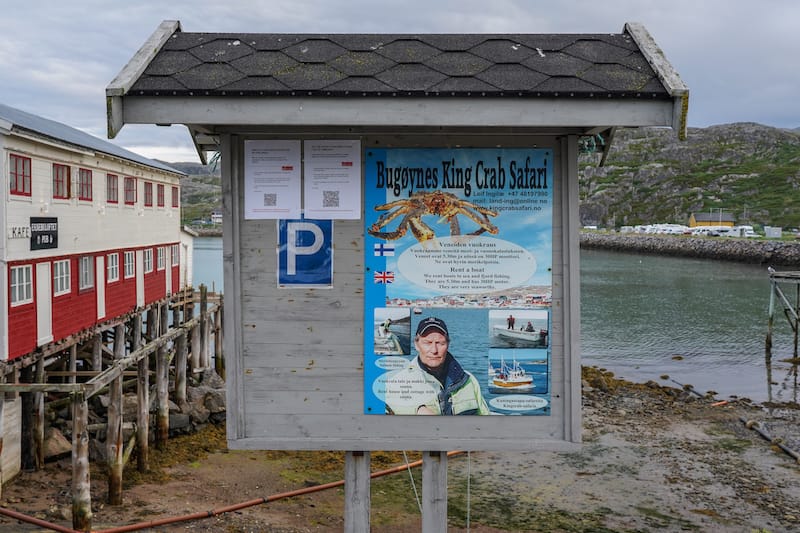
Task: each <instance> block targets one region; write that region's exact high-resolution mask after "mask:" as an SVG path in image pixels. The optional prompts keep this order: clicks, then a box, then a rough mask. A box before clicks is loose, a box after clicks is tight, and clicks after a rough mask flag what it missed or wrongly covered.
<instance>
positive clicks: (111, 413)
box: [106, 324, 125, 505]
mask: <svg viewBox="0 0 800 533" xmlns="http://www.w3.org/2000/svg"><path fill="white" fill-rule="evenodd" d="M123 357H125V324H118V325H117V326H116V327H115V328H114V359H115V360H119V359H122V358H123ZM107 418H108V427H107V429H106V457H107V462H108V503H109V505H122V470H123V466H124V464H123V462H122V452H123V450H124V445H123V443H122V375H120V376H119V377H117V378H116V379H114V381H112V382H111V384H110V392H109V402H108V414H107Z"/></svg>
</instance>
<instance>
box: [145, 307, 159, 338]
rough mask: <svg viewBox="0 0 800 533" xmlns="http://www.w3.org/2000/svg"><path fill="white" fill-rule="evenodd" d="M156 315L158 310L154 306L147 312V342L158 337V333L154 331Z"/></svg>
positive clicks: (156, 324)
mask: <svg viewBox="0 0 800 533" xmlns="http://www.w3.org/2000/svg"><path fill="white" fill-rule="evenodd" d="M157 313H158V309H157V307H156V306H155V305H154V306H151V307H150V309H148V310H147V340H149V341H152V340H153V339H155V338H156V337H158V332H157V331H155V330H156V328H157V327H158V320H157V318H158V317H157Z"/></svg>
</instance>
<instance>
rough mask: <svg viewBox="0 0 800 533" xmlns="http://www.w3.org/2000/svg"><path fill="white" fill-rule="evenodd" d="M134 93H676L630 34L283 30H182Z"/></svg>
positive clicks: (635, 95)
mask: <svg viewBox="0 0 800 533" xmlns="http://www.w3.org/2000/svg"><path fill="white" fill-rule="evenodd" d="M129 94H130V95H143V96H144V95H150V96H162V95H163V96H194V95H205V96H294V95H297V94H302V95H305V96H312V97H324V96H372V97H391V96H398V95H404V96H420V97H437V96H439V97H448V96H495V97H520V96H522V97H542V96H559V95H570V96H573V97H584V98H607V97H616V98H667V99H668V98H671V95H670V94H669V92H668V91H667V90H666V88H665V87H664V84H663V83H662V82H661V81H660V80H659V78H658V75H657V74H656V72H655V71H654V70H653V68H652V66H651V65H650V64H649V63H648V62H647V59H646V58H645V56H644V54H643V53H642V51H641V50H640V49H639V47H638V46H637V44H636V42H635V41H634V40H633V38H632V37H631V35H630V33H628V32H625V33H621V34H611V35H609V34H596V35H585V34H573V35H283V34H217V33H184V32H180V31H176V32H175V33H173V34H172V35H171V36H170V38H169V39H168V40H167V41H166V42H165V43H164V46H163V47H162V48H161V50H160V51H159V52H158V54H157V55H156V56H155V57H154V58H153V60H152V61H151V62H150V63H149V64H148V65H147V67H146V68H145V70H144V72H143V73H142V75H141V76H140V77H139V79H138V80H136V82H135V83H134V84H133V86H132V87H131V89H130V91H129Z"/></svg>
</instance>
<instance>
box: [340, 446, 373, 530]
mask: <svg viewBox="0 0 800 533" xmlns="http://www.w3.org/2000/svg"><path fill="white" fill-rule="evenodd" d="M369 461H370V455H369V452H347V453H346V454H345V456H344V530H345V531H346V532H347V533H369V530H370V529H369V510H370V476H369Z"/></svg>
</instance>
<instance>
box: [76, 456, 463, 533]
mask: <svg viewBox="0 0 800 533" xmlns="http://www.w3.org/2000/svg"><path fill="white" fill-rule="evenodd" d="M462 453H464V452H457V451H456V452H447V456H448V457H453V456H455V455H460V454H462ZM420 465H422V460H421V459H420V460H418V461H413V462H411V463H408V464H407V465H399V466H395V467H392V468H387V469H386V470H379V471H377V472H372V473H371V474H370V475H369V477H370V479H375V478H378V477H382V476H387V475H389V474H395V473H397V472H402V471H404V470H409V469H411V468H415V467H417V466H420ZM342 485H344V480H343V479H341V480H339V481H332V482H330V483H324V484H322V485H314V486H313V487H305V488H302V489H296V490H291V491H289V492H281V493H278V494H273V495H272V496H267V497H266V498H256V499H255V500H249V501H246V502H241V503H235V504H232V505H228V506H226V507H220V508H219V509H212V510H210V511H199V512H197V513H192V514H188V515H183V516H171V517H166V518H160V519H158V520H151V521H149V522H140V523H138V524H129V525H127V526H120V527H114V528H111V529H103V530H99V531H95V532H94V533H123V532H125V531H137V530H140V529H147V528H153V527H157V526H164V525H167V524H175V523H177V522H187V521H189V520H199V519H201V518H212V517H214V516H218V515H221V514H224V513H230V512H232V511H238V510H239V509H245V508H247V507H253V506H255V505H261V504H262V503H269V502H274V501H278V500H283V499H286V498H293V497H295V496H302V495H304V494H311V493H313V492H321V491H323V490H328V489H332V488H335V487H341V486H342ZM69 533H76V532H73V531H72V530H69Z"/></svg>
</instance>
